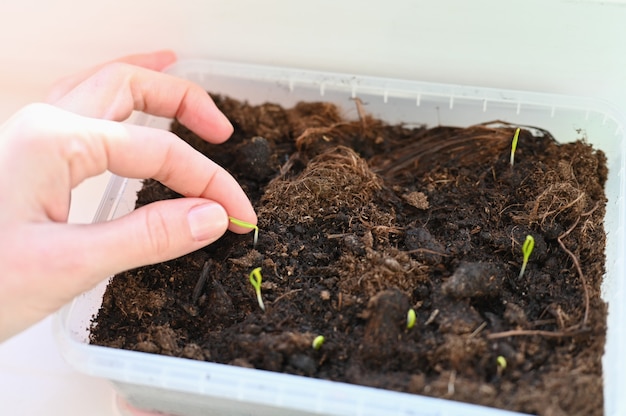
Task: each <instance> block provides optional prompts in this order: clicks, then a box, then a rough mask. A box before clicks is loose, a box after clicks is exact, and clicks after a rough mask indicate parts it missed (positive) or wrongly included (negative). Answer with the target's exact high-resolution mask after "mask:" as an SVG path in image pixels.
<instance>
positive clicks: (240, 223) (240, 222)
mask: <svg viewBox="0 0 626 416" xmlns="http://www.w3.org/2000/svg"><path fill="white" fill-rule="evenodd" d="M228 219H229V220H230V222H232V223H233V224H235V225H238V226H240V227H244V228H249V229H251V230H254V245H255V246H256V242H257V241H258V240H259V227H257V226H256V225H254V224H251V223H249V222H247V221H243V220H238V219H237V218H235V217H228Z"/></svg>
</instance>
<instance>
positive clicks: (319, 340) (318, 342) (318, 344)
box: [311, 335, 326, 350]
mask: <svg viewBox="0 0 626 416" xmlns="http://www.w3.org/2000/svg"><path fill="white" fill-rule="evenodd" d="M325 340H326V339H325V338H324V335H318V336H316V337H315V339H314V340H313V342H312V343H311V346H312V347H313V349H314V350H319V349H320V348H322V345H323V344H324V341H325Z"/></svg>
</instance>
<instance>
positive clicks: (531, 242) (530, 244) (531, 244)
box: [518, 234, 535, 279]
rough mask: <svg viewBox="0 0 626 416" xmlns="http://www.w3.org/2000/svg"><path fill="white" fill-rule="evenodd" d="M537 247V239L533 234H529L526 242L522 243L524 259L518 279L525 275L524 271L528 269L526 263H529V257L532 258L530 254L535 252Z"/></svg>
mask: <svg viewBox="0 0 626 416" xmlns="http://www.w3.org/2000/svg"><path fill="white" fill-rule="evenodd" d="M534 248H535V239H534V238H533V236H532V235H530V234H529V235H527V236H526V240H525V241H524V244H523V245H522V254H523V255H524V260H523V262H522V269H521V270H520V271H519V276H518V279H519V278H521V277H522V276H523V275H524V271H526V265H527V264H528V259H529V258H530V254H531V253H532V252H533V249H534Z"/></svg>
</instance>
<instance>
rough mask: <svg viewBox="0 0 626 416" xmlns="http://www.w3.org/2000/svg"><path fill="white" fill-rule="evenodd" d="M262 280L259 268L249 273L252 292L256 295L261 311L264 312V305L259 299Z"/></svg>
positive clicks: (261, 299)
mask: <svg viewBox="0 0 626 416" xmlns="http://www.w3.org/2000/svg"><path fill="white" fill-rule="evenodd" d="M262 280H263V276H262V275H261V268H260V267H257V268H256V269H254V270H252V271H251V272H250V284H251V285H252V287H254V291H255V293H256V300H257V302H259V306H260V307H261V309H263V310H264V311H265V305H264V304H263V298H262V297H261V281H262Z"/></svg>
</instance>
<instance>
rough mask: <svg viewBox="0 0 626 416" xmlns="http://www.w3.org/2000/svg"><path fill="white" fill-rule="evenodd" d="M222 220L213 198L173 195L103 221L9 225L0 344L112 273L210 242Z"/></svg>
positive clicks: (2, 257)
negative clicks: (85, 223)
mask: <svg viewBox="0 0 626 416" xmlns="http://www.w3.org/2000/svg"><path fill="white" fill-rule="evenodd" d="M228 223H229V220H228V215H227V214H226V211H225V210H224V208H223V207H222V206H221V205H219V204H218V203H216V202H213V201H209V200H206V199H202V198H180V199H174V200H168V201H158V202H154V203H152V204H149V205H146V206H144V207H141V208H139V209H137V210H135V211H133V212H132V213H130V214H128V215H126V216H124V217H122V218H119V219H117V220H113V221H108V222H103V223H97V224H89V225H68V224H64V223H58V222H48V223H31V224H27V225H18V226H16V229H15V230H12V231H11V232H10V233H9V235H12V236H13V238H12V239H11V242H10V244H9V242H8V241H4V242H3V241H0V247H1V248H2V250H1V251H0V263H3V264H6V265H8V270H9V273H8V274H3V275H1V276H0V283H2V284H0V341H1V340H2V339H5V338H7V337H9V336H11V335H14V334H16V333H17V332H19V331H20V330H21V329H23V328H26V327H28V326H29V325H32V324H34V323H35V322H37V321H39V320H41V319H43V318H44V317H45V316H46V315H48V314H50V313H52V312H54V311H56V310H57V309H58V308H60V307H61V306H63V305H64V304H66V303H67V302H69V301H70V300H71V299H72V298H74V297H75V296H77V295H79V294H80V293H82V292H85V291H87V290H89V289H91V288H93V287H94V286H96V285H97V284H98V283H99V282H100V281H102V280H103V279H105V278H106V277H108V276H110V275H112V274H115V273H118V272H121V271H124V270H128V269H131V268H135V267H139V266H143V265H146V264H152V263H157V262H162V261H166V260H170V259H173V258H176V257H179V256H181V255H183V254H186V253H189V252H191V251H194V250H197V249H199V248H202V247H203V246H205V245H207V244H210V243H212V242H213V241H215V240H217V239H218V238H219V237H220V236H221V235H222V234H224V232H225V231H226V229H227V227H228ZM25 254H26V255H25ZM11 270H14V271H19V273H10V271H11Z"/></svg>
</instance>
